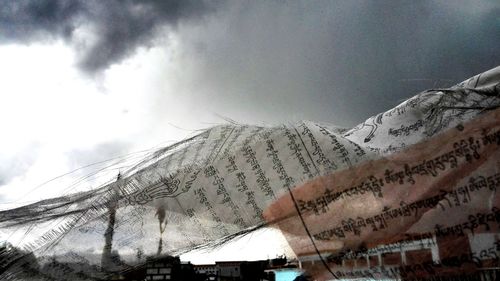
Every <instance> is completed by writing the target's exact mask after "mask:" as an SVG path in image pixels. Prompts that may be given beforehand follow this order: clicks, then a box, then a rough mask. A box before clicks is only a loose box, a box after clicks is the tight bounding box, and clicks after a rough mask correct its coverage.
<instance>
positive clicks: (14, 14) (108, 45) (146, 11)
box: [0, 0, 216, 73]
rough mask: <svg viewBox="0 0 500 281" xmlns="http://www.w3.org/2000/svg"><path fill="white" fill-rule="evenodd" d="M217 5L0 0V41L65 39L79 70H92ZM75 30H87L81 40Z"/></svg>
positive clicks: (188, 0)
mask: <svg viewBox="0 0 500 281" xmlns="http://www.w3.org/2000/svg"><path fill="white" fill-rule="evenodd" d="M215 6H216V4H215V3H213V2H209V1H197V0H170V1H161V0H144V1H139V0H126V1H119V0H106V1H100V0H77V1H64V0H24V1H9V0H2V1H0V34H1V36H0V42H3V43H11V42H16V43H19V42H20V43H29V42H33V41H40V40H44V41H47V40H53V39H64V40H66V41H68V42H70V43H73V44H74V45H75V47H76V48H77V50H78V51H79V59H80V62H79V65H80V67H81V69H82V70H84V71H86V72H88V73H94V72H98V71H100V70H103V69H105V68H106V67H107V66H109V65H110V64H112V63H113V62H117V61H120V60H121V59H123V58H125V57H126V56H128V55H130V54H132V53H133V52H134V50H135V49H136V48H137V47H139V46H148V45H150V44H151V43H152V41H153V39H154V37H155V35H157V32H158V31H159V30H160V29H161V28H163V27H165V26H170V27H175V26H176V25H177V24H178V23H179V22H180V21H182V20H189V19H196V18H199V17H200V16H202V15H204V14H206V13H207V12H209V11H211V10H213V9H215ZM79 29H80V32H83V33H85V32H87V33H91V34H84V35H83V38H80V37H81V36H80V35H79V34H77V33H78V31H79Z"/></svg>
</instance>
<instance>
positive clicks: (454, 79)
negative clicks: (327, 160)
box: [179, 0, 500, 126]
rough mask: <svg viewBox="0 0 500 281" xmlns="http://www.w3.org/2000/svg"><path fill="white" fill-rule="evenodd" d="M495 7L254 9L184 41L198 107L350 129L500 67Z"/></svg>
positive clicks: (285, 5) (273, 4)
mask: <svg viewBox="0 0 500 281" xmlns="http://www.w3.org/2000/svg"><path fill="white" fill-rule="evenodd" d="M498 15H500V4H498V2H496V1H489V0H483V1H474V2H473V3H472V2H470V1H441V2H436V1H294V2H281V1H252V2H243V3H240V2H239V3H232V5H228V6H227V7H226V8H225V9H223V10H221V11H219V13H218V14H217V16H215V17H212V18H211V21H210V22H209V23H207V24H204V25H203V26H192V27H191V28H187V29H185V30H181V31H180V32H179V34H180V36H181V38H182V41H183V43H184V45H183V48H184V51H185V57H186V59H187V60H191V61H195V64H196V66H195V67H193V68H196V72H195V74H194V75H197V76H196V78H193V80H192V81H190V83H192V84H193V85H201V86H202V88H203V90H200V92H202V93H208V94H205V95H203V94H200V97H199V98H198V99H193V100H195V102H199V104H200V107H201V106H204V107H207V108H211V110H213V111H216V112H218V113H220V114H222V115H227V116H228V117H233V118H235V119H237V120H241V121H243V122H255V121H258V120H259V119H260V120H277V121H286V120H291V119H302V118H307V119H312V120H318V121H330V122H335V123H337V124H340V125H345V126H351V125H354V124H356V123H357V122H361V121H362V120H364V119H365V118H366V117H368V116H370V115H373V114H376V113H378V112H381V111H384V110H387V109H389V108H390V107H391V106H394V105H396V104H397V103H399V102H400V101H402V100H404V99H406V98H408V97H410V96H412V95H414V94H416V93H418V92H420V91H422V90H425V89H428V88H433V87H445V86H451V85H453V84H455V83H458V82H460V81H461V80H464V79H466V78H468V77H470V76H473V75H475V74H477V73H480V72H483V71H485V70H487V69H490V68H492V67H495V66H496V65H498V64H499V63H500V52H498V46H500V37H499V36H496V35H497V34H500V19H499V16H498Z"/></svg>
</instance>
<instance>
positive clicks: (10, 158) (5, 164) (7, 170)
mask: <svg viewBox="0 0 500 281" xmlns="http://www.w3.org/2000/svg"><path fill="white" fill-rule="evenodd" d="M39 152H40V145H39V144H36V143H32V144H30V146H27V147H25V148H24V149H23V150H22V151H20V152H18V153H15V154H9V155H7V154H1V153H0V187H2V186H4V185H7V184H9V183H10V181H12V180H13V179H14V178H15V177H18V176H22V175H24V174H25V173H26V172H27V171H28V170H29V168H30V167H31V166H32V165H33V164H34V163H35V161H36V159H37V157H38V154H39ZM0 202H1V200H0Z"/></svg>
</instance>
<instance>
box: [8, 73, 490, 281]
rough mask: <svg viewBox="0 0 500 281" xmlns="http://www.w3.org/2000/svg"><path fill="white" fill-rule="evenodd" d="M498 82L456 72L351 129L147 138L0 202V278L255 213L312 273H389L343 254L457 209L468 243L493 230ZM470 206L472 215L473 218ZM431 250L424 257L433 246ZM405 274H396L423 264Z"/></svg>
mask: <svg viewBox="0 0 500 281" xmlns="http://www.w3.org/2000/svg"><path fill="white" fill-rule="evenodd" d="M499 91H500V67H497V68H495V69H493V70H490V71H487V72H485V73H482V74H480V75H477V76H475V77H473V78H470V79H468V80H466V81H464V82H462V83H460V84H458V85H457V86H454V87H451V88H447V89H431V90H428V91H425V92H422V93H420V94H418V95H416V96H414V97H412V98H410V99H408V100H406V101H404V102H403V103H401V104H400V105H398V106H396V107H394V108H393V109H390V110H388V111H386V112H383V113H380V114H377V115H376V116H373V117H370V118H368V119H367V120H366V121H365V122H363V123H361V124H359V125H358V126H356V127H354V128H352V129H345V128H340V127H336V126H333V125H331V124H321V123H316V122H311V121H304V122H300V123H297V124H284V125H281V126H276V127H259V126H250V125H241V124H227V125H221V126H216V127H213V128H211V129H208V130H205V131H203V132H201V133H200V134H198V135H196V136H194V137H192V138H190V139H188V140H185V141H182V142H179V143H177V144H174V145H171V146H169V147H165V148H162V149H159V150H157V151H156V152H155V153H153V154H152V155H151V156H148V157H146V158H145V159H142V160H141V161H140V162H139V163H137V164H136V165H135V166H134V167H133V168H131V169H129V170H128V171H125V172H122V173H120V175H119V176H118V177H117V178H116V181H113V182H112V183H110V184H107V185H104V186H102V187H101V188H99V189H97V190H93V191H89V192H81V193H77V194H73V195H69V196H65V197H60V198H54V199H49V200H44V201H41V202H37V203H34V204H31V205H27V206H23V207H20V208H16V209H12V210H7V211H2V212H0V227H1V229H2V232H3V233H7V234H8V233H14V234H13V235H11V236H10V239H17V238H19V237H22V238H21V239H18V240H16V245H17V248H18V249H19V250H14V249H13V248H12V247H10V246H8V245H7V246H4V247H3V248H2V252H1V253H0V255H1V259H0V262H2V263H3V267H4V268H5V270H4V271H2V272H1V273H0V274H2V275H1V276H0V279H2V280H4V279H5V280H8V279H12V280H15V279H16V278H17V279H19V278H21V277H19V276H24V275H23V274H25V273H23V272H25V270H23V264H25V263H23V262H22V261H23V260H25V257H27V256H29V255H28V254H27V253H30V252H33V253H34V255H35V257H36V258H37V259H38V260H39V264H40V265H39V269H38V270H39V271H41V272H42V271H43V270H42V269H43V263H49V264H50V258H51V257H54V256H62V255H65V256H66V257H69V258H68V259H70V260H71V259H72V260H75V261H78V260H84V261H87V262H89V263H97V264H98V265H99V266H102V267H103V269H102V270H103V271H107V272H117V271H118V272H119V271H121V270H126V268H127V266H126V265H125V264H124V263H118V262H116V258H115V259H113V255H115V256H116V255H117V254H119V255H121V256H125V255H132V256H133V255H135V254H136V252H141V253H142V252H143V253H144V254H145V255H154V254H179V253H182V252H186V251H189V250H191V249H195V248H198V247H201V246H206V245H214V244H220V243H224V242H225V241H228V240H229V239H231V238H233V237H236V236H238V235H242V234H245V233H248V232H251V231H254V230H256V229H258V228H260V227H267V226H270V227H277V228H278V229H280V230H281V231H283V233H284V234H285V237H286V238H287V239H288V242H289V243H290V246H291V247H292V249H293V250H294V252H295V253H296V255H297V257H298V259H299V260H301V262H302V261H303V264H304V267H305V268H306V269H307V268H308V267H307V265H308V264H309V269H310V274H312V275H313V276H314V277H315V278H317V279H319V280H328V279H335V278H346V277H365V278H384V277H386V276H389V277H394V278H397V277H400V276H402V274H403V273H401V271H396V270H394V271H393V272H389V273H384V272H383V271H382V270H381V268H387V267H384V266H382V264H381V263H384V261H381V262H379V263H378V264H377V265H374V263H372V264H371V265H369V264H368V263H366V264H364V263H362V262H356V263H355V264H353V265H351V264H349V262H346V261H355V260H358V259H361V260H362V259H365V261H366V260H369V259H370V256H376V257H377V258H378V257H379V256H381V255H382V254H383V255H386V256H387V254H393V255H394V254H395V252H397V251H385V252H384V251H383V250H380V247H382V246H383V245H389V244H390V245H393V244H395V245H396V244H397V245H401V243H402V242H401V241H403V240H402V239H406V240H404V241H413V242H412V243H413V244H415V243H417V242H415V241H434V242H436V241H437V240H440V239H441V238H442V237H445V236H446V235H444V236H443V235H441V234H442V233H441V232H443V231H445V230H443V229H454V227H456V225H459V224H460V225H461V223H463V221H465V220H472V218H471V216H476V217H475V218H473V219H474V220H476V224H477V225H478V226H470V227H469V228H468V229H463V228H462V229H461V231H459V230H456V233H454V234H453V235H454V236H453V237H455V236H457V237H459V238H460V239H464V237H465V238H466V239H465V240H467V241H469V244H471V245H473V246H471V247H472V248H474V245H476V244H477V245H479V244H481V243H483V242H477V241H476V240H477V237H476V236H474V237H476V238H474V237H473V238H470V237H471V236H473V234H476V233H479V232H480V233H485V234H491V235H493V236H492V237H493V238H491V237H489V236H488V238H484V239H483V240H485V241H486V240H487V241H490V240H491V241H496V240H495V239H496V238H494V237H496V236H495V235H496V234H494V233H496V232H497V224H498V222H499V220H498V219H497V217H496V216H497V215H498V214H497V213H496V212H497V211H498V209H494V208H499V209H500V206H498V205H497V201H499V200H498V198H497V196H496V188H497V187H499V186H498V185H499V182H500V179H499V178H500V177H499V171H498V170H499V162H498V161H499V160H497V159H500V157H499V156H500V155H498V145H499V143H500V141H499V138H500V137H499V131H498V130H499V126H500V124H499V123H500V120H499V113H498V109H497V108H498V106H499V105H500V97H499ZM474 128H476V129H474ZM438 156H439V157H442V158H439V161H437V160H436V161H435V159H437V158H436V157H438ZM481 177H483V178H485V180H486V183H485V184H486V187H484V188H482V189H481V190H479V189H477V190H478V191H477V192H471V191H470V190H469V193H468V194H467V195H466V196H468V197H466V199H463V198H461V199H456V200H458V201H459V202H461V203H460V204H461V205H460V204H458V205H456V203H454V202H455V201H453V200H454V199H453V198H452V196H455V195H453V194H455V193H457V194H458V192H459V191H458V188H461V187H464V186H468V188H469V189H470V188H473V187H471V185H472V183H471V182H473V181H474V182H475V181H479V180H481ZM489 177H491V179H490V178H489ZM473 189H474V188H473ZM474 190H476V189H474ZM454 192H455V193H454ZM463 192H465V191H463ZM472 193H473V194H472ZM456 196H458V195H456ZM457 198H458V197H457ZM426 200H427V201H426ZM464 200H466V201H467V202H465V203H464ZM488 200H489V201H488ZM445 201H446V204H445V203H444V202H445ZM485 202H488V204H486V203H485ZM412 204H415V206H413V207H412V209H408V210H407V209H404V208H403V207H404V206H410V205H412ZM453 204H455V205H453ZM417 205H418V206H417ZM452 205H453V207H452ZM442 206H444V207H442ZM408 208H410V207H408ZM391 210H392V211H394V212H393V213H391ZM408 212H410V213H411V216H409V215H407V214H408ZM384 213H390V217H389V215H386V217H385V222H382V221H381V219H375V217H376V216H382V217H383V216H384ZM399 214H401V215H399ZM479 215H484V217H486V219H482V222H479V221H480V220H481V219H480V218H479V217H477V216H479ZM488 216H490V217H489V218H491V216H493V220H491V221H490V220H489V218H488ZM369 219H370V220H369ZM358 223H359V225H358ZM384 224H385V225H384ZM381 227H383V230H382V231H380V229H381ZM375 228H376V229H377V230H374V229H375ZM438 230H439V231H441V232H439V235H441V236H439V235H438V236H439V239H437V238H436V233H437V232H438ZM450 231H451V230H450ZM453 231H455V230H453ZM16 233H17V234H16ZM19 233H22V234H23V235H21V236H19ZM423 234H425V235H423ZM418 235H420V236H418ZM448 236H451V234H450V235H448ZM16 237H17V238H16ZM408 237H413V238H411V239H410V238H408ZM414 237H417V238H414ZM485 237H486V236H485ZM160 238H161V239H160ZM469 238H470V239H469ZM429 239H430V240H429ZM457 239H458V238H457ZM474 239H476V240H474ZM492 239H493V240H492ZM441 240H443V239H441ZM445 240H446V239H445ZM450 241H451V240H450ZM453 241H454V240H453ZM491 241H490V242H491ZM445 242H446V241H445ZM398 243H399V244H398ZM436 243H437V242H436ZM474 243H475V244H474ZM484 243H486V244H488V243H489V242H484ZM484 243H483V244H484ZM492 243H493V242H492ZM403 244H404V243H403ZM407 244H411V243H407ZM413 244H411V245H413ZM490 244H491V243H489V244H488V245H486V246H485V247H486V248H485V247H483V246H484V245H482V244H481V246H480V247H479V246H478V247H479V248H478V249H481V250H482V249H483V248H485V249H489V248H488V247H490V248H491V245H490ZM408 247H410V246H408ZM411 247H413V246H411ZM399 248H400V250H401V247H399ZM414 248H415V247H414ZM414 248H411V249H413V250H412V251H416V250H414ZM417 248H418V247H417ZM417 248H415V249H417ZM360 249H362V250H360ZM408 249H409V248H408ZM422 249H427V248H425V247H423V248H418V249H417V250H422ZM481 250H480V251H481ZM370 251H371V252H370ZM377 251H378V252H377ZM402 251H404V249H403V250H402ZM408 251H410V250H408ZM430 251H431V250H430ZM400 252H401V251H400ZM431 252H432V251H431ZM434 252H435V251H434ZM434 252H432V254H433V256H432V259H433V260H431V263H433V264H436V263H439V260H440V257H441V256H442V255H441V256H439V255H438V257H436V255H435V253H434ZM441 252H442V251H441ZM493 252H495V253H496V248H495V249H494V251H490V253H489V254H488V257H489V255H493V254H492V253H493ZM96 256H97V257H99V258H98V259H96V258H95V257H96ZM137 256H138V257H137V260H140V257H139V256H140V255H137ZM30 257H31V256H30ZM91 257H94V258H91ZM495 257H496V256H495ZM380 259H382V260H383V258H380ZM396 259H397V258H396ZM419 259H420V258H416V260H417V263H418V262H419V261H420V260H421V259H420V260H419ZM479 259H481V258H479ZM483 259H484V260H487V259H488V258H486V256H484V257H483ZM408 260H411V258H406V256H405V258H400V260H399V262H396V263H395V265H393V266H392V267H394V268H401V266H404V265H407V264H409V261H408ZM467 266H468V265H467ZM464 267H466V266H464ZM456 268H457V267H455V268H454V269H456ZM458 268H463V267H462V266H458ZM33 270H34V269H33ZM66 270H69V271H71V270H73V269H66ZM57 271H64V270H62V269H55V270H52V271H50V272H49V273H47V272H48V271H43V272H42V273H43V274H42V273H40V276H42V275H43V276H44V277H39V278H41V279H42V280H43V278H46V279H47V280H50V278H55V279H56V280H59V279H57V278H61V277H53V275H54V274H56V273H54V272H57ZM414 271H418V270H414ZM445 271H446V270H445ZM454 271H455V270H451V272H454ZM349 272H351V273H352V272H357V273H356V274H357V275H352V276H349V275H348V274H349ZM470 272H475V271H474V270H469V271H467V272H465V273H470ZM465 273H464V274H465ZM342 274H344V275H342ZM391 274H392V275H391ZM404 274H406V273H404ZM415 274H416V275H415V276H412V275H408V276H410V277H411V278H421V277H422V278H424V277H425V276H426V275H425V274H426V272H423V273H415ZM419 274H420V275H419ZM79 276H80V277H78V278H81V279H82V280H85V279H90V280H91V279H93V278H98V276H97V277H96V276H95V275H92V274H84V273H82V274H80V275H79ZM405 276H406V275H405ZM22 278H26V277H22ZM22 278H21V279H22ZM99 278H100V277H99Z"/></svg>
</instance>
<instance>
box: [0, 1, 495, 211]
mask: <svg viewBox="0 0 500 281" xmlns="http://www.w3.org/2000/svg"><path fill="white" fill-rule="evenodd" d="M499 15H500V4H499V2H498V1H496V0H476V1H465V0H456V1H427V0H422V1H356V0H346V1H278V0H276V1H194V0H193V1H191V0H170V1H154V0H145V1H139V0H125V1H118V0H107V1H100V0H95V1H93V0H85V1H83V0H75V1H63V0H26V1H10V0H0V129H1V135H0V204H1V205H0V209H4V208H7V207H10V206H14V205H18V204H22V203H26V202H31V201H33V200H37V199H41V198H46V197H50V196H56V195H60V194H61V190H63V191H64V192H71V191H73V190H74V189H71V188H68V186H71V185H72V183H74V182H75V180H80V179H81V180H80V181H79V182H80V185H82V186H84V187H83V188H93V187H96V185H97V182H96V181H92V180H89V181H86V178H85V177H84V176H85V175H87V174H88V173H89V170H86V169H81V170H77V171H76V172H74V173H72V174H69V175H67V176H65V177H63V178H61V179H58V181H55V182H50V184H46V185H41V184H43V183H45V182H46V181H47V180H49V179H51V178H54V177H57V176H58V175H62V174H65V173H67V172H70V171H73V170H75V169H77V168H79V167H82V166H86V165H89V164H92V163H97V162H101V163H100V164H98V165H94V166H91V167H89V169H94V170H95V169H101V168H102V167H106V165H108V164H109V163H115V162H110V161H106V160H108V159H116V157H120V156H123V155H128V156H129V157H140V156H141V155H144V154H143V153H144V150H145V149H149V148H152V147H155V146H158V145H164V144H167V143H171V142H174V141H178V140H180V139H182V138H183V137H185V136H187V135H190V134H193V132H194V131H195V130H198V129H202V128H206V127H209V126H211V125H213V124H217V123H223V122H225V121H224V120H225V118H229V119H232V120H235V121H237V122H240V123H250V124H277V123H281V122H294V121H298V120H303V119H307V120H314V121H321V122H329V123H333V124H336V125H339V126H344V127H351V126H353V125H355V124H357V123H359V122H361V121H363V120H364V119H366V118H367V117H369V116H371V115H373V114H376V113H378V112H381V111H384V110H386V109H389V108H391V107H392V106H394V105H396V104H398V103H399V102H401V101H402V100H404V99H406V98H408V97H411V96H413V95H414V94H416V93H417V92H419V91H422V90H425V89H428V88H432V87H446V86H451V85H453V84H455V83H457V82H460V81H462V80H465V79H466V78H468V77H470V76H473V75H475V74H477V73H480V72H483V71H485V70H487V69H490V68H493V67H495V66H497V65H498V64H500V52H499V51H498V48H499V46H500V36H499V35H500V16H499ZM137 151H143V152H139V153H136V154H130V153H133V152H137ZM141 153H142V154H141ZM119 159H123V157H122V158H119ZM103 161H104V162H103ZM114 167H116V166H114ZM90 171H91V170H90ZM117 172H118V171H116V170H113V171H110V173H112V174H117Z"/></svg>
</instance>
